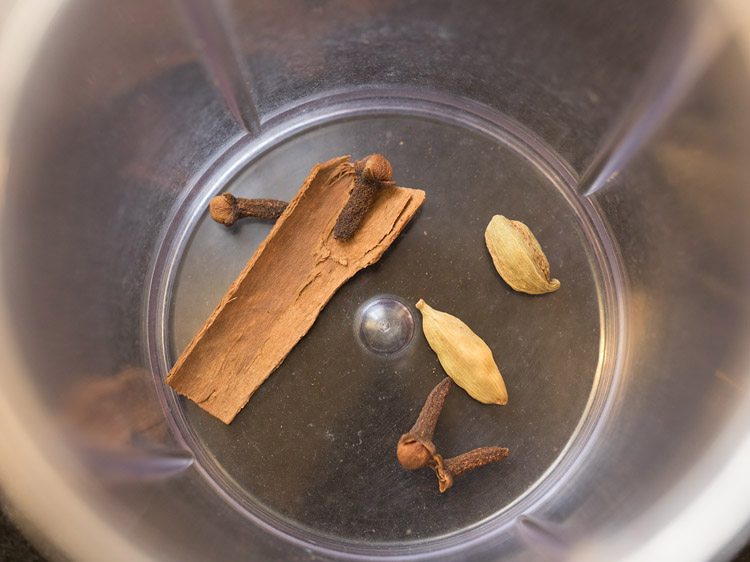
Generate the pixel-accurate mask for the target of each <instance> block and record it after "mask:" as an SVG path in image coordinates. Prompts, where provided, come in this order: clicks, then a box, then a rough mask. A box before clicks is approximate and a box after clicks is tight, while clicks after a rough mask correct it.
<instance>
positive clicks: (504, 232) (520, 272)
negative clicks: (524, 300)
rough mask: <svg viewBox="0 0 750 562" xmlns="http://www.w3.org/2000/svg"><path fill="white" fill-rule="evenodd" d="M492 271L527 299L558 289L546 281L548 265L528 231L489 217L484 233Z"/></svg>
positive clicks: (557, 284) (499, 217)
mask: <svg viewBox="0 0 750 562" xmlns="http://www.w3.org/2000/svg"><path fill="white" fill-rule="evenodd" d="M484 239H485V241H486V242H487V249H488V250H489V251H490V255H491V256H492V261H493V263H494V264H495V269H497V272H498V273H499V274H500V277H502V278H503V279H504V280H505V282H506V283H507V284H508V285H510V286H511V287H512V288H513V289H514V290H516V291H520V292H522V293H528V294H530V295H542V294H544V293H551V292H553V291H557V289H559V288H560V282H559V281H558V280H557V279H550V271H549V262H548V261H547V256H545V255H544V252H542V247H541V246H540V245H539V242H538V241H537V239H536V237H535V236H534V234H533V233H532V232H531V230H529V227H528V226H526V225H525V224H523V223H522V222H519V221H514V220H510V219H507V218H505V217H504V216H502V215H495V216H494V217H492V220H491V221H490V224H488V225H487V230H485V232H484Z"/></svg>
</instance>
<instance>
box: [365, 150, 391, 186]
mask: <svg viewBox="0 0 750 562" xmlns="http://www.w3.org/2000/svg"><path fill="white" fill-rule="evenodd" d="M363 162H364V167H363V169H362V175H363V176H365V178H367V179H369V180H375V181H380V182H390V181H391V180H393V167H392V166H391V163H390V162H389V161H388V159H387V158H386V157H385V156H383V155H382V154H370V155H369V156H366V157H365V158H364V159H363Z"/></svg>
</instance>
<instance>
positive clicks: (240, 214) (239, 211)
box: [209, 193, 288, 226]
mask: <svg viewBox="0 0 750 562" xmlns="http://www.w3.org/2000/svg"><path fill="white" fill-rule="evenodd" d="M287 205H288V203H287V202H286V201H279V200H278V199H246V198H244V197H235V196H234V195H232V194H231V193H222V194H221V195H217V196H216V197H214V198H213V199H211V203H209V210H210V212H211V218H212V219H214V220H215V221H216V222H218V223H221V224H223V225H224V226H232V225H233V224H234V223H235V222H237V221H238V220H239V219H244V218H246V217H255V218H258V219H264V220H276V219H277V218H279V217H280V216H281V213H283V212H284V210H285V209H286V207H287Z"/></svg>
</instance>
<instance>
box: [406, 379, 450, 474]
mask: <svg viewBox="0 0 750 562" xmlns="http://www.w3.org/2000/svg"><path fill="white" fill-rule="evenodd" d="M450 389H451V379H450V378H449V377H445V378H444V379H443V380H442V382H440V383H439V384H438V385H437V386H436V387H435V388H433V389H432V392H430V394H429V395H428V396H427V400H425V403H424V406H422V410H421V411H420V412H419V417H418V418H417V421H416V422H415V423H414V426H413V427H412V428H411V429H410V430H409V431H408V433H405V434H403V435H402V436H401V439H399V441H398V446H397V447H396V456H397V457H398V462H400V463H401V466H403V467H404V468H405V469H406V470H417V469H418V468H423V467H425V466H427V465H428V463H429V462H430V460H432V457H433V455H434V454H435V445H434V444H433V443H432V435H433V433H434V432H435V426H436V425H437V421H438V418H439V417H440V411H441V410H442V409H443V404H445V398H446V396H448V391H449V390H450Z"/></svg>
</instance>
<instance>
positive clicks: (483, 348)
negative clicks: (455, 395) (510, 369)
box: [417, 299, 508, 405]
mask: <svg viewBox="0 0 750 562" xmlns="http://www.w3.org/2000/svg"><path fill="white" fill-rule="evenodd" d="M417 308H418V309H419V311H420V312H421V313H422V329H423V331H424V335H425V337H426V338H427V343H429V344H430V347H431V348H432V349H433V351H434V352H435V353H436V354H437V356H438V360H439V361H440V364H441V365H442V366H443V369H445V372H446V373H448V376H450V377H451V378H452V379H453V381H454V382H455V383H456V384H457V385H458V386H460V387H461V388H463V389H464V390H465V391H466V392H468V393H469V395H470V396H471V397H472V398H474V399H475V400H478V401H479V402H482V403H483V404H500V405H503V404H506V403H507V402H508V392H507V390H506V388H505V381H504V380H503V377H502V375H501V374H500V369H498V367H497V363H495V358H494V357H493V355H492V350H491V349H490V348H489V347H488V346H487V344H486V343H484V341H483V340H482V338H480V337H479V336H478V335H476V334H475V333H474V332H473V331H472V330H471V328H469V327H468V326H467V325H466V324H464V323H463V322H462V321H461V320H459V319H458V318H456V317H455V316H451V315H450V314H447V313H445V312H441V311H439V310H435V309H434V308H432V307H431V306H429V305H428V304H427V303H426V302H424V300H422V299H419V302H418V303H417Z"/></svg>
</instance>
